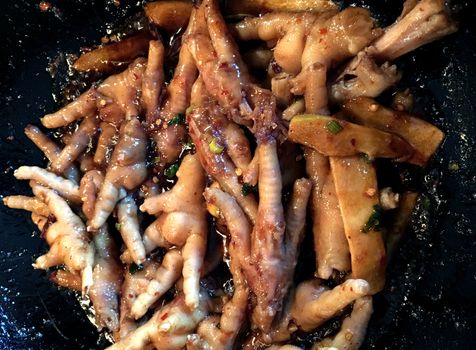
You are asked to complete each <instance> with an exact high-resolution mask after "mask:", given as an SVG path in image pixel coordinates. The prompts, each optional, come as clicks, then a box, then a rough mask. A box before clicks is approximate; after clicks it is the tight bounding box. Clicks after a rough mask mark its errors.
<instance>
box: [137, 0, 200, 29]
mask: <svg viewBox="0 0 476 350" xmlns="http://www.w3.org/2000/svg"><path fill="white" fill-rule="evenodd" d="M192 7H193V5H192V3H191V2H187V1H154V2H150V3H148V4H147V5H145V7H144V10H145V14H146V16H147V17H148V18H149V20H150V21H151V22H152V23H154V24H155V25H156V26H158V27H160V28H163V29H165V30H166V31H167V32H168V33H175V32H177V31H178V30H179V29H180V28H182V27H184V26H185V25H187V23H188V19H189V18H190V13H191V12H192Z"/></svg>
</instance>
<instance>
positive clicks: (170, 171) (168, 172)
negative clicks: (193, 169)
mask: <svg viewBox="0 0 476 350" xmlns="http://www.w3.org/2000/svg"><path fill="white" fill-rule="evenodd" d="M178 168H179V165H178V163H175V164H172V165H171V166H169V167H168V168H167V169H165V171H164V175H165V176H166V177H167V178H169V179H171V178H173V177H174V176H175V174H177V171H178Z"/></svg>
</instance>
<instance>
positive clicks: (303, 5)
mask: <svg viewBox="0 0 476 350" xmlns="http://www.w3.org/2000/svg"><path fill="white" fill-rule="evenodd" d="M338 9H339V8H338V6H337V5H336V4H335V3H334V2H333V1H331V0H238V1H237V0H228V1H226V13H229V14H250V15H259V14H260V13H265V12H271V11H290V12H298V11H309V12H325V11H329V10H338Z"/></svg>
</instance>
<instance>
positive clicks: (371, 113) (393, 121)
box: [342, 97, 445, 166]
mask: <svg viewBox="0 0 476 350" xmlns="http://www.w3.org/2000/svg"><path fill="white" fill-rule="evenodd" d="M342 108H343V109H344V111H345V112H346V114H347V115H348V116H349V117H350V118H351V119H352V120H354V121H355V122H356V123H359V124H362V125H365V126H368V127H372V128H377V129H380V130H384V131H389V132H393V133H395V134H397V135H399V136H401V137H403V138H404V139H405V140H406V141H407V142H408V143H409V144H411V145H412V146H413V148H414V149H415V153H413V155H412V156H411V157H410V158H409V159H407V160H406V162H407V163H411V164H416V165H419V166H425V165H426V163H427V162H428V160H429V159H430V157H431V156H432V155H433V153H435V152H436V150H437V149H438V147H439V145H440V144H441V142H442V141H443V139H444V138H445V134H444V133H443V131H441V130H440V129H438V128H437V127H436V126H434V125H432V124H430V123H428V122H426V121H424V120H423V119H420V118H416V117H414V116H412V115H410V114H408V113H405V112H399V111H394V110H392V109H390V108H386V107H383V106H381V105H379V104H378V103H377V102H375V100H373V99H371V98H369V97H357V98H355V99H351V100H347V101H345V102H344V104H343V105H342Z"/></svg>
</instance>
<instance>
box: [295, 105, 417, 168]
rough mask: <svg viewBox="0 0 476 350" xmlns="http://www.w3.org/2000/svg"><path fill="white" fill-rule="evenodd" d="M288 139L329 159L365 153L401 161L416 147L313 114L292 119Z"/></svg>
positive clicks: (356, 126) (374, 130)
mask: <svg viewBox="0 0 476 350" xmlns="http://www.w3.org/2000/svg"><path fill="white" fill-rule="evenodd" d="M289 139H290V140H291V141H293V142H297V143H300V144H303V145H305V146H308V147H312V148H314V149H316V150H317V151H319V152H320V153H322V154H324V155H326V156H335V157H348V156H354V155H359V154H362V153H365V154H367V155H368V156H369V157H370V158H395V159H397V160H398V161H402V160H405V159H408V158H409V157H411V156H412V154H413V153H414V150H413V147H412V146H411V145H410V144H409V143H407V142H406V141H405V140H403V139H402V138H401V137H399V136H397V135H395V134H391V133H388V132H384V131H381V130H377V129H374V128H367V127H364V126H361V125H357V124H354V123H349V122H347V121H344V120H339V119H336V118H332V117H324V116H320V115H313V114H302V115H298V116H295V117H294V118H293V119H292V120H291V123H290V125H289Z"/></svg>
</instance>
